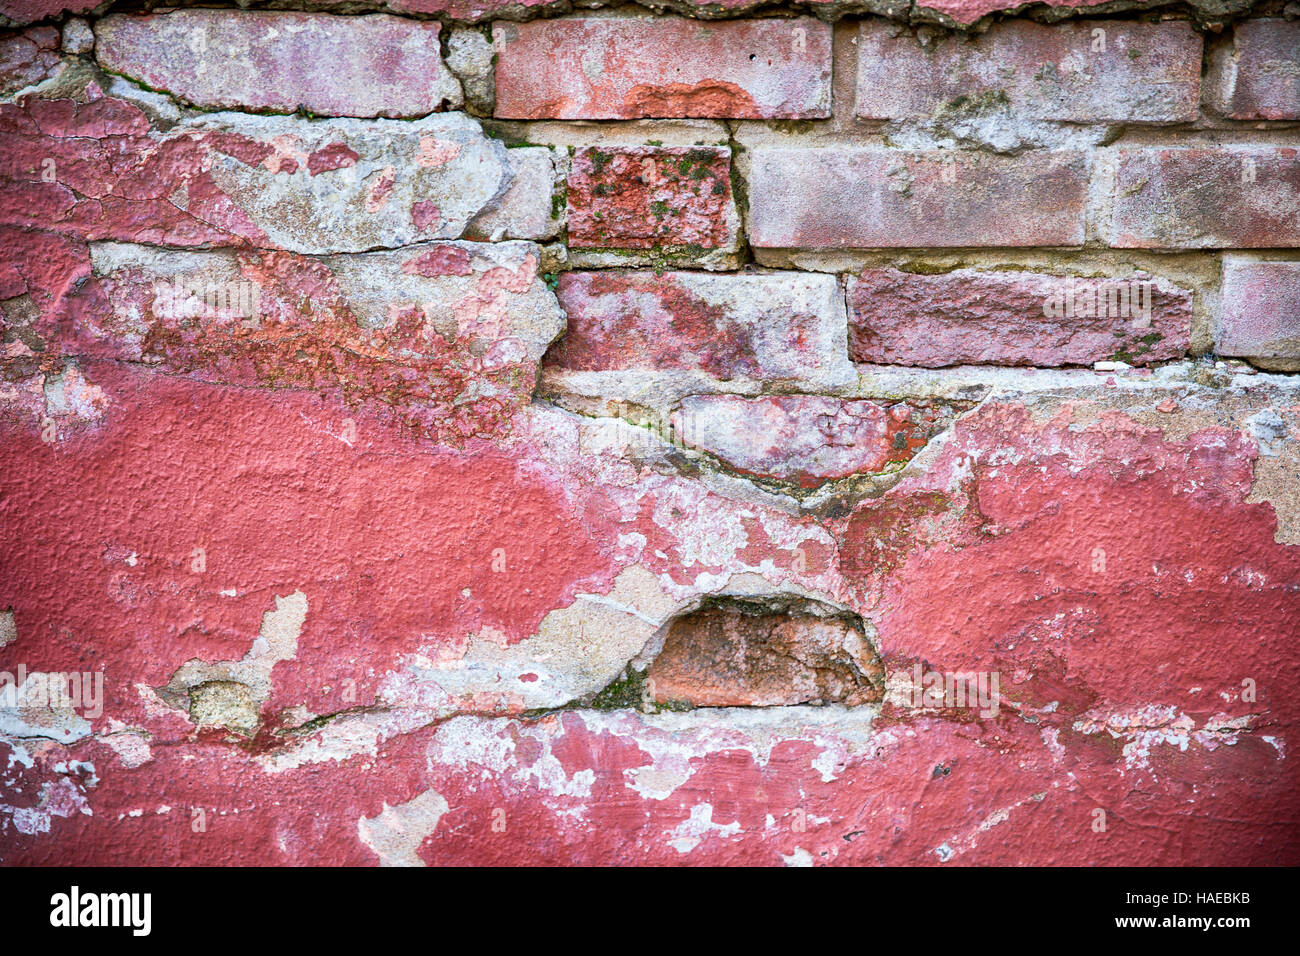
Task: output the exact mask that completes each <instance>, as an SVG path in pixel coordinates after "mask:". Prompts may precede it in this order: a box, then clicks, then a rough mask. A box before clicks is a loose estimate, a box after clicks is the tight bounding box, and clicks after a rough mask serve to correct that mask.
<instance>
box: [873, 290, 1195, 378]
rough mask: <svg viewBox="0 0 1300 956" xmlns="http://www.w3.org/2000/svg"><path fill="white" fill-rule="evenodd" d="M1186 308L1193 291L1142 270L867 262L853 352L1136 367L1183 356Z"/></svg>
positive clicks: (921, 359)
mask: <svg viewBox="0 0 1300 956" xmlns="http://www.w3.org/2000/svg"><path fill="white" fill-rule="evenodd" d="M1191 315H1192V294H1191V293H1190V292H1187V291H1184V290H1181V289H1174V288H1172V287H1170V286H1169V285H1168V284H1167V283H1164V282H1157V281H1156V280H1155V279H1153V278H1152V277H1151V276H1148V275H1137V276H1134V277H1131V278H1125V279H1079V278H1074V277H1066V276H1055V275H1043V274H1038V273H1031V272H977V271H975V270H971V269H960V270H957V271H955V272H949V273H945V274H943V275H916V274H913V273H910V272H901V271H899V270H897V269H867V270H865V271H864V272H863V273H862V274H861V275H859V276H856V277H854V278H852V279H850V280H849V353H850V355H851V357H852V358H853V360H854V361H857V362H872V363H878V364H882V365H919V366H922V367H926V368H939V367H942V366H945V365H963V364H988V365H1040V366H1059V365H1091V364H1092V363H1093V362H1097V361H1101V360H1115V359H1119V360H1123V361H1125V362H1128V363H1129V364H1131V365H1142V364H1146V363H1149V362H1154V361H1160V360H1164V359H1170V358H1176V357H1178V356H1180V355H1183V354H1184V353H1186V351H1187V349H1188V345H1189V336H1190V329H1191Z"/></svg>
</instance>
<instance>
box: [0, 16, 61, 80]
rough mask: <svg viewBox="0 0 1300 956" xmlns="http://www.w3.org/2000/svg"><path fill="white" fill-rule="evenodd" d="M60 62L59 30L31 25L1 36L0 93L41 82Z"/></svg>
mask: <svg viewBox="0 0 1300 956" xmlns="http://www.w3.org/2000/svg"><path fill="white" fill-rule="evenodd" d="M58 64H59V31H58V30H56V29H55V28H54V27H32V28H31V29H29V30H24V31H22V32H21V33H11V34H10V35H8V36H3V37H0V95H4V94H7V93H12V92H13V91H15V90H20V89H22V88H23V87H24V86H31V85H32V84H34V83H39V82H41V81H42V80H44V79H45V78H46V77H48V76H50V75H52V74H53V73H54V71H55V70H56V69H57V67H58Z"/></svg>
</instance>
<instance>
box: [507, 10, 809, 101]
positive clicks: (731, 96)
mask: <svg viewBox="0 0 1300 956" xmlns="http://www.w3.org/2000/svg"><path fill="white" fill-rule="evenodd" d="M492 33H493V37H494V39H495V41H496V51H497V67H496V82H497V102H496V115H497V116H498V117H501V118H504V119H549V118H553V119H636V118H639V117H683V116H701V117H716V118H738V119H765V118H766V119H807V118H813V117H824V116H829V115H830V106H831V87H830V81H831V31H830V27H829V25H827V24H825V23H822V22H821V21H819V20H813V19H810V18H807V17H802V18H798V19H770V20H732V21H720V22H713V23H701V22H698V21H694V20H687V19H683V18H680V17H655V18H649V17H616V18H610V17H575V18H572V19H564V20H538V21H534V22H531V23H501V22H498V23H495V24H493V27H492Z"/></svg>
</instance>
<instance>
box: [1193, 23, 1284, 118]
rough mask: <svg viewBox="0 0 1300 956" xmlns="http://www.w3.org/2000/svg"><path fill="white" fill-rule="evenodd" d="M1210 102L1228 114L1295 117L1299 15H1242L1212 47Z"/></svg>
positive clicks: (1248, 116) (1209, 83)
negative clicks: (1224, 39) (1254, 17)
mask: <svg viewBox="0 0 1300 956" xmlns="http://www.w3.org/2000/svg"><path fill="white" fill-rule="evenodd" d="M1213 59H1214V62H1213V69H1212V71H1211V74H1210V78H1209V80H1208V86H1209V92H1210V99H1211V103H1212V105H1213V106H1214V107H1215V109H1217V110H1218V111H1219V112H1220V113H1223V114H1224V115H1225V116H1229V117H1231V118H1232V119H1244V120H1293V119H1300V20H1243V21H1242V22H1240V23H1238V24H1237V25H1236V26H1235V27H1234V28H1233V32H1232V41H1231V43H1230V44H1227V43H1225V44H1223V45H1221V46H1219V47H1218V48H1217V49H1216V50H1215V51H1214V58H1213Z"/></svg>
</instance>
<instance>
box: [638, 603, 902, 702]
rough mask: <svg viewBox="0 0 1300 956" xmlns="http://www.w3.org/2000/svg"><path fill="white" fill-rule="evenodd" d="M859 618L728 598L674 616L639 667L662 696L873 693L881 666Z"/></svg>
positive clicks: (780, 698) (799, 698) (739, 698)
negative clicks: (655, 651)
mask: <svg viewBox="0 0 1300 956" xmlns="http://www.w3.org/2000/svg"><path fill="white" fill-rule="evenodd" d="M861 627H862V625H861V623H858V622H854V621H852V620H849V619H846V618H842V617H832V616H829V615H827V616H822V615H821V614H818V613H810V612H808V611H802V610H800V609H799V608H798V607H797V606H796V607H792V608H789V609H785V608H782V609H780V610H775V611H774V610H770V609H769V608H767V607H766V606H764V605H762V604H758V603H754V604H750V603H746V602H740V601H733V602H726V603H723V604H721V605H719V606H707V607H704V608H701V609H700V610H698V611H695V612H693V613H690V614H684V615H682V616H681V617H679V618H677V619H676V620H674V621H673V622H672V623H671V624H670V625H669V627H668V632H667V634H666V635H665V636H664V646H663V650H662V651H660V652H659V656H658V657H657V658H655V661H654V663H653V664H651V665H650V668H649V669H648V670H647V672H646V677H647V688H649V689H651V690H652V692H653V694H654V699H655V701H656V702H657V703H661V704H679V705H680V704H688V705H690V706H693V707H773V706H778V707H779V706H789V705H793V704H804V703H809V702H814V703H818V704H821V703H830V702H835V703H844V704H848V705H850V706H851V705H854V704H864V703H870V702H875V701H879V700H880V699H881V697H882V696H883V688H884V680H885V668H884V666H883V665H882V664H881V663H880V657H879V655H877V654H876V651H875V648H873V647H872V646H871V644H870V643H869V642H868V641H867V639H866V637H865V636H864V634H863V632H862V630H861Z"/></svg>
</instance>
